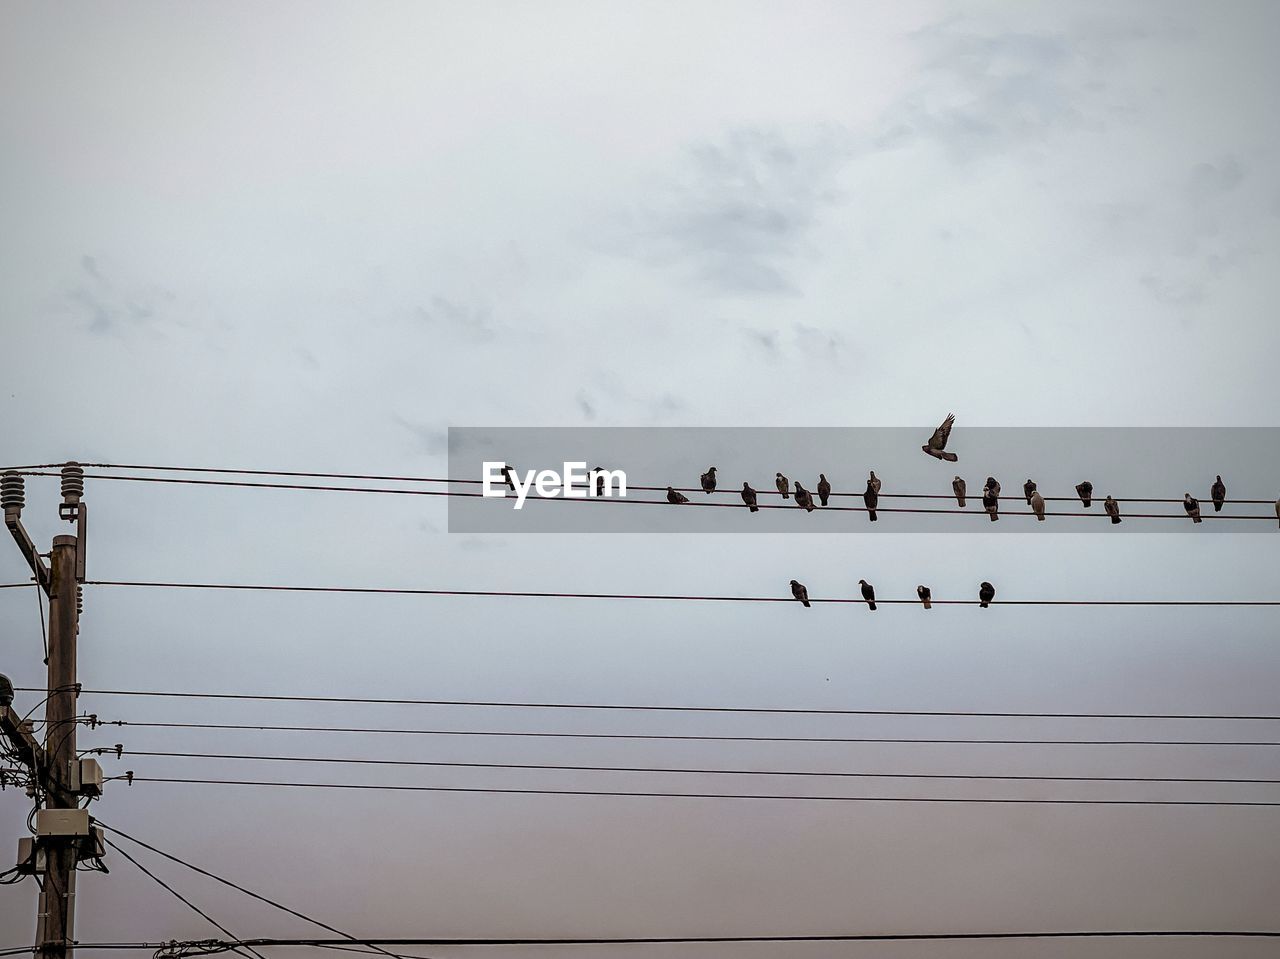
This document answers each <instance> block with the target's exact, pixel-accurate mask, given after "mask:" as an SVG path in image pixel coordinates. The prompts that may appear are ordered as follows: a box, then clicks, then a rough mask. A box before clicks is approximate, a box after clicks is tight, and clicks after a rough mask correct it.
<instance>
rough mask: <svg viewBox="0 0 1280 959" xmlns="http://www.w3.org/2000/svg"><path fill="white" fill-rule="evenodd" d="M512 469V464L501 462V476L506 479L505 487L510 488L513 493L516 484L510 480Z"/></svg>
mask: <svg viewBox="0 0 1280 959" xmlns="http://www.w3.org/2000/svg"><path fill="white" fill-rule="evenodd" d="M513 469H515V467H514V466H512V465H511V464H510V463H503V464H502V478H503V479H505V480H506V481H507V489H509V490H511V492H513V493H514V492H515V491H516V484H515V481H514V480H512V478H511V471H512V470H513Z"/></svg>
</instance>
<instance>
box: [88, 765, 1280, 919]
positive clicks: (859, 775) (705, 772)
mask: <svg viewBox="0 0 1280 959" xmlns="http://www.w3.org/2000/svg"><path fill="white" fill-rule="evenodd" d="M113 752H115V750H114V749H105V748H104V752H103V753H101V754H100V755H105V754H107V753H113ZM124 752H125V754H127V755H130V756H154V757H163V758H166V759H233V760H255V761H260V762H279V763H335V764H345V765H365V766H413V767H430V768H449V769H525V770H533V769H536V770H560V771H568V772H615V773H685V774H694V775H699V776H807V777H815V778H820V779H943V780H946V779H966V780H980V781H998V782H1006V781H1007V782H1077V783H1101V782H1109V783H1217V784H1228V783H1230V784H1237V785H1239V784H1249V785H1264V784H1265V785H1278V784H1280V779H1207V778H1197V777H1186V776H985V775H983V776H980V775H973V774H961V773H954V774H948V773H876V772H822V771H816V770H794V769H683V768H676V769H673V768H670V767H660V766H576V765H564V764H559V763H479V762H465V763H464V762H437V761H427V760H414V759H340V758H336V757H328V756H256V755H246V754H243V753H176V752H149V751H147V750H139V749H126V750H124ZM224 931H225V930H224Z"/></svg>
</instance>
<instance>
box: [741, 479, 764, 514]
mask: <svg viewBox="0 0 1280 959" xmlns="http://www.w3.org/2000/svg"><path fill="white" fill-rule="evenodd" d="M742 502H744V503H746V504H747V509H749V510H751V512H753V513H758V512H760V507H759V506H757V505H756V491H755V490H753V489H752V488H751V485H750V484H749V483H743V484H742Z"/></svg>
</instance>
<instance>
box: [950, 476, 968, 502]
mask: <svg viewBox="0 0 1280 959" xmlns="http://www.w3.org/2000/svg"><path fill="white" fill-rule="evenodd" d="M951 492H953V493H955V494H956V502H957V503H958V504H960V508H961V509H963V508H964V492H965V484H964V480H962V479H961V478H960V477H959V476H957V477H956V478H955V479H953V480H952V481H951Z"/></svg>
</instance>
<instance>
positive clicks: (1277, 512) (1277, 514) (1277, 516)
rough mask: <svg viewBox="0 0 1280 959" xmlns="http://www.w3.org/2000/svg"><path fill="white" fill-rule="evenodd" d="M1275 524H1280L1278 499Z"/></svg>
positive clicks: (1278, 501) (1279, 503)
mask: <svg viewBox="0 0 1280 959" xmlns="http://www.w3.org/2000/svg"><path fill="white" fill-rule="evenodd" d="M1276 522H1277V523H1280V499H1278V500H1276Z"/></svg>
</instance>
